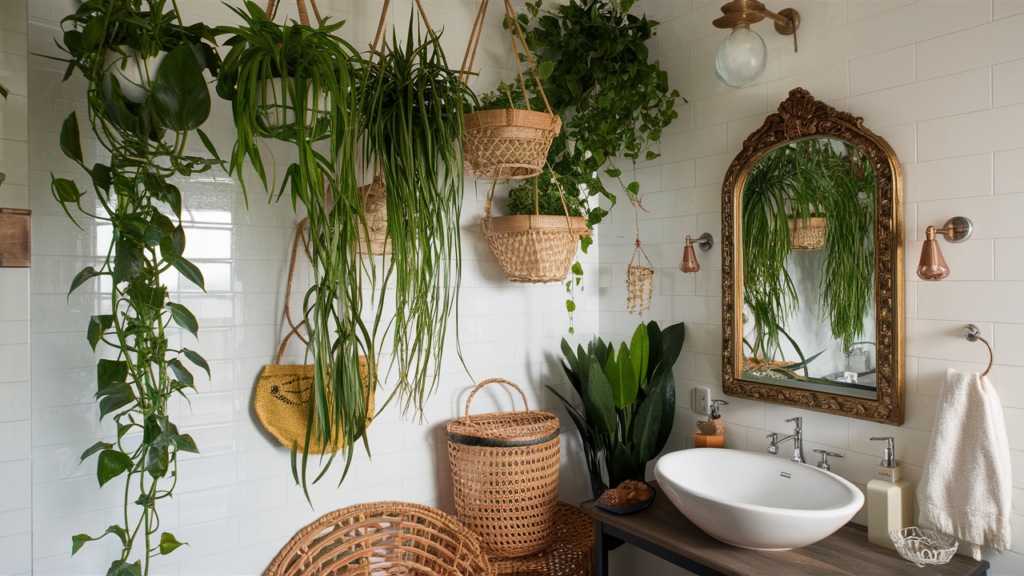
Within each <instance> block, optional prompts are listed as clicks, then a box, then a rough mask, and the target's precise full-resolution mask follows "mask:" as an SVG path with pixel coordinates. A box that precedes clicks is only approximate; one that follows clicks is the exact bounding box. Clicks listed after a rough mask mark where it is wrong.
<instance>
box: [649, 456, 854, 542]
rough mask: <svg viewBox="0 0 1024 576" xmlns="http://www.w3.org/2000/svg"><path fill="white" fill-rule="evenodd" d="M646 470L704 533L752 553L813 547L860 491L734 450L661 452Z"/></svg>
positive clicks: (819, 473) (806, 469)
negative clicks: (752, 551) (657, 459)
mask: <svg viewBox="0 0 1024 576" xmlns="http://www.w3.org/2000/svg"><path fill="white" fill-rule="evenodd" d="M654 475H655V476H656V477H657V479H658V483H659V485H660V487H661V489H662V490H664V491H665V494H666V495H668V497H669V500H671V501H672V503H673V504H675V505H676V508H678V509H679V510H680V511H681V512H682V513H683V514H684V515H685V516H686V517H687V518H689V519H690V520H691V521H692V522H693V523H694V524H696V525H697V526H698V527H700V528H701V529H702V530H704V532H706V533H707V534H708V535H710V536H711V537H713V538H716V539H718V540H721V541H722V542H725V543H726V544H732V545H733V546H739V547H741V548H752V549H754V550H789V549H791V548H799V547H801V546H807V545H808V544H813V543H814V542H817V541H818V540H821V539H822V538H825V537H826V536H828V535H829V534H832V533H833V532H835V531H836V530H838V529H839V528H840V527H842V526H843V524H846V523H847V522H849V520H850V519H851V518H853V515H854V514H856V513H857V511H858V510H860V508H861V506H863V504H864V495H863V494H862V493H861V491H860V490H859V489H858V488H857V487H856V486H854V485H853V484H851V483H849V482H847V481H846V480H844V479H842V478H840V477H839V476H836V475H835V474H832V473H830V472H825V471H824V470H819V469H818V468H815V467H813V466H808V465H806V464H797V463H796V462H792V461H790V460H784V459H782V458H777V457H774V456H769V455H767V454H757V453H754V452H745V451H741V450H722V449H715V448H696V449H693V450H682V451H680V452H673V453H671V454H666V455H665V456H663V457H662V458H661V460H659V461H658V464H657V466H655V468H654Z"/></svg>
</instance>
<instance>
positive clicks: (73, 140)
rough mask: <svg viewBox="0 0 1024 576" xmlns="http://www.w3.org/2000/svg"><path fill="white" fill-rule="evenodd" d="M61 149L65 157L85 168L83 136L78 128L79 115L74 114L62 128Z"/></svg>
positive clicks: (66, 120) (69, 115)
mask: <svg viewBox="0 0 1024 576" xmlns="http://www.w3.org/2000/svg"><path fill="white" fill-rule="evenodd" d="M60 149H61V151H62V152H64V155H65V156H67V157H68V158H70V159H72V160H74V161H75V162H77V163H78V165H79V166H81V167H83V168H85V159H84V156H83V155H82V135H81V132H80V131H79V128H78V113H77V112H72V113H71V114H68V117H67V118H65V119H64V123H63V124H62V125H61V127H60Z"/></svg>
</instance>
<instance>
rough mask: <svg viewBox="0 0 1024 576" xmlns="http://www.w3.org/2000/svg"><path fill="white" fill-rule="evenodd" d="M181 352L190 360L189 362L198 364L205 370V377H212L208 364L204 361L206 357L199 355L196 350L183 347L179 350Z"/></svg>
mask: <svg viewBox="0 0 1024 576" xmlns="http://www.w3.org/2000/svg"><path fill="white" fill-rule="evenodd" d="M181 353H182V354H184V355H185V358H188V361H189V362H191V363H193V364H195V365H196V366H199V367H200V368H202V369H203V370H205V371H206V377H207V378H212V377H213V376H212V375H211V374H210V364H209V363H208V362H207V361H206V358H203V357H202V356H200V355H199V353H198V352H196V351H194V350H189V349H188V348H183V349H182V350H181Z"/></svg>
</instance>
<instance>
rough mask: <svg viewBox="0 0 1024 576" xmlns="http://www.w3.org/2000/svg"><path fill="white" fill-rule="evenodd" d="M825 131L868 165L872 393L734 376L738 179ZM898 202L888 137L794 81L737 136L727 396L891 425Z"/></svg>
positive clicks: (895, 414) (725, 224)
mask: <svg viewBox="0 0 1024 576" xmlns="http://www.w3.org/2000/svg"><path fill="white" fill-rule="evenodd" d="M814 137H830V138H837V139H840V140H845V141H847V142H849V143H850V144H853V145H854V146H856V147H858V148H860V149H861V150H862V151H863V152H864V153H865V154H866V155H867V157H868V158H869V159H870V161H871V165H872V167H873V168H874V171H875V182H876V199H877V200H876V210H877V213H876V218H875V254H876V255H875V319H876V338H877V343H876V344H877V375H876V378H877V386H878V396H877V398H876V399H866V398H856V397H853V396H845V395H840V394H834V393H828V392H816V391H812V390H803V389H799V388H790V387H787V386H779V385H774V384H765V383H760V382H751V381H746V380H742V379H740V378H739V375H740V374H741V373H742V372H741V368H742V363H743V341H742V337H743V327H742V322H743V266H742V262H743V255H742V242H741V241H740V238H741V227H740V223H741V221H742V219H741V218H740V214H739V212H740V210H741V206H742V204H741V195H742V191H743V186H744V184H745V182H746V180H747V176H748V175H749V174H750V171H751V169H752V168H753V167H754V165H755V164H756V163H757V161H758V160H760V159H761V158H762V157H763V156H764V155H765V154H767V153H768V152H770V151H771V150H773V149H775V148H778V147H779V146H781V145H783V144H786V143H789V142H794V141H797V140H806V139H809V138H814ZM903 271H904V268H903V208H902V178H901V176H900V164H899V160H898V159H897V158H896V153H895V152H893V150H892V148H890V147H889V144H888V143H887V142H886V141H885V140H883V139H882V138H881V137H879V136H877V135H876V134H874V133H872V132H871V131H870V130H868V129H867V128H865V127H864V119H863V118H858V117H855V116H853V115H852V114H849V113H848V112H840V111H838V110H836V109H835V108H833V107H831V106H829V105H827V104H825V103H824V102H820V101H818V100H815V99H814V97H813V96H811V94H810V92H808V91H807V90H804V89H803V88H796V89H794V90H792V91H791V92H790V93H789V97H788V98H786V100H784V101H783V102H782V103H781V104H780V105H779V111H778V112H777V113H775V114H772V115H771V116H769V117H768V118H767V119H766V120H765V122H764V124H763V125H762V126H761V127H760V128H759V129H758V130H757V131H755V132H754V133H752V134H751V135H750V136H749V137H747V139H746V141H745V142H744V143H743V150H742V151H741V152H740V153H739V154H738V155H737V156H736V158H735V159H734V160H733V161H732V164H731V165H730V166H729V170H728V172H726V175H725V183H724V184H723V186H722V356H723V358H722V368H723V372H722V389H723V391H724V392H725V393H726V394H727V395H729V396H736V397H739V398H747V399H750V400H759V401H762V402H770V403H773V404H782V405H786V406H795V407H798V408H805V409H808V410H816V411H819V412H827V413H830V414H839V415H843V416H849V417H851V418H859V419H862V420H874V421H876V422H882V423H885V424H892V425H895V426H899V425H900V424H902V423H903V412H904V395H903V387H904V377H905V360H904V358H905V343H904V326H905V320H904V314H905V313H904V301H903V288H904V286H903Z"/></svg>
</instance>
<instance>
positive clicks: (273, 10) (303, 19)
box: [267, 0, 324, 26]
mask: <svg viewBox="0 0 1024 576" xmlns="http://www.w3.org/2000/svg"><path fill="white" fill-rule="evenodd" d="M295 4H296V5H297V6H298V9H299V23H300V24H302V25H303V26H309V25H310V23H309V13H308V12H307V10H306V0H295ZM309 5H310V6H311V7H312V8H313V16H315V17H316V23H317V24H323V22H324V21H323V19H322V18H320V10H318V9H317V7H316V0H309ZM280 7H281V2H280V1H279V0H267V19H268V20H270V21H271V22H273V21H274V18H276V17H277V9H278V8H280Z"/></svg>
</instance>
